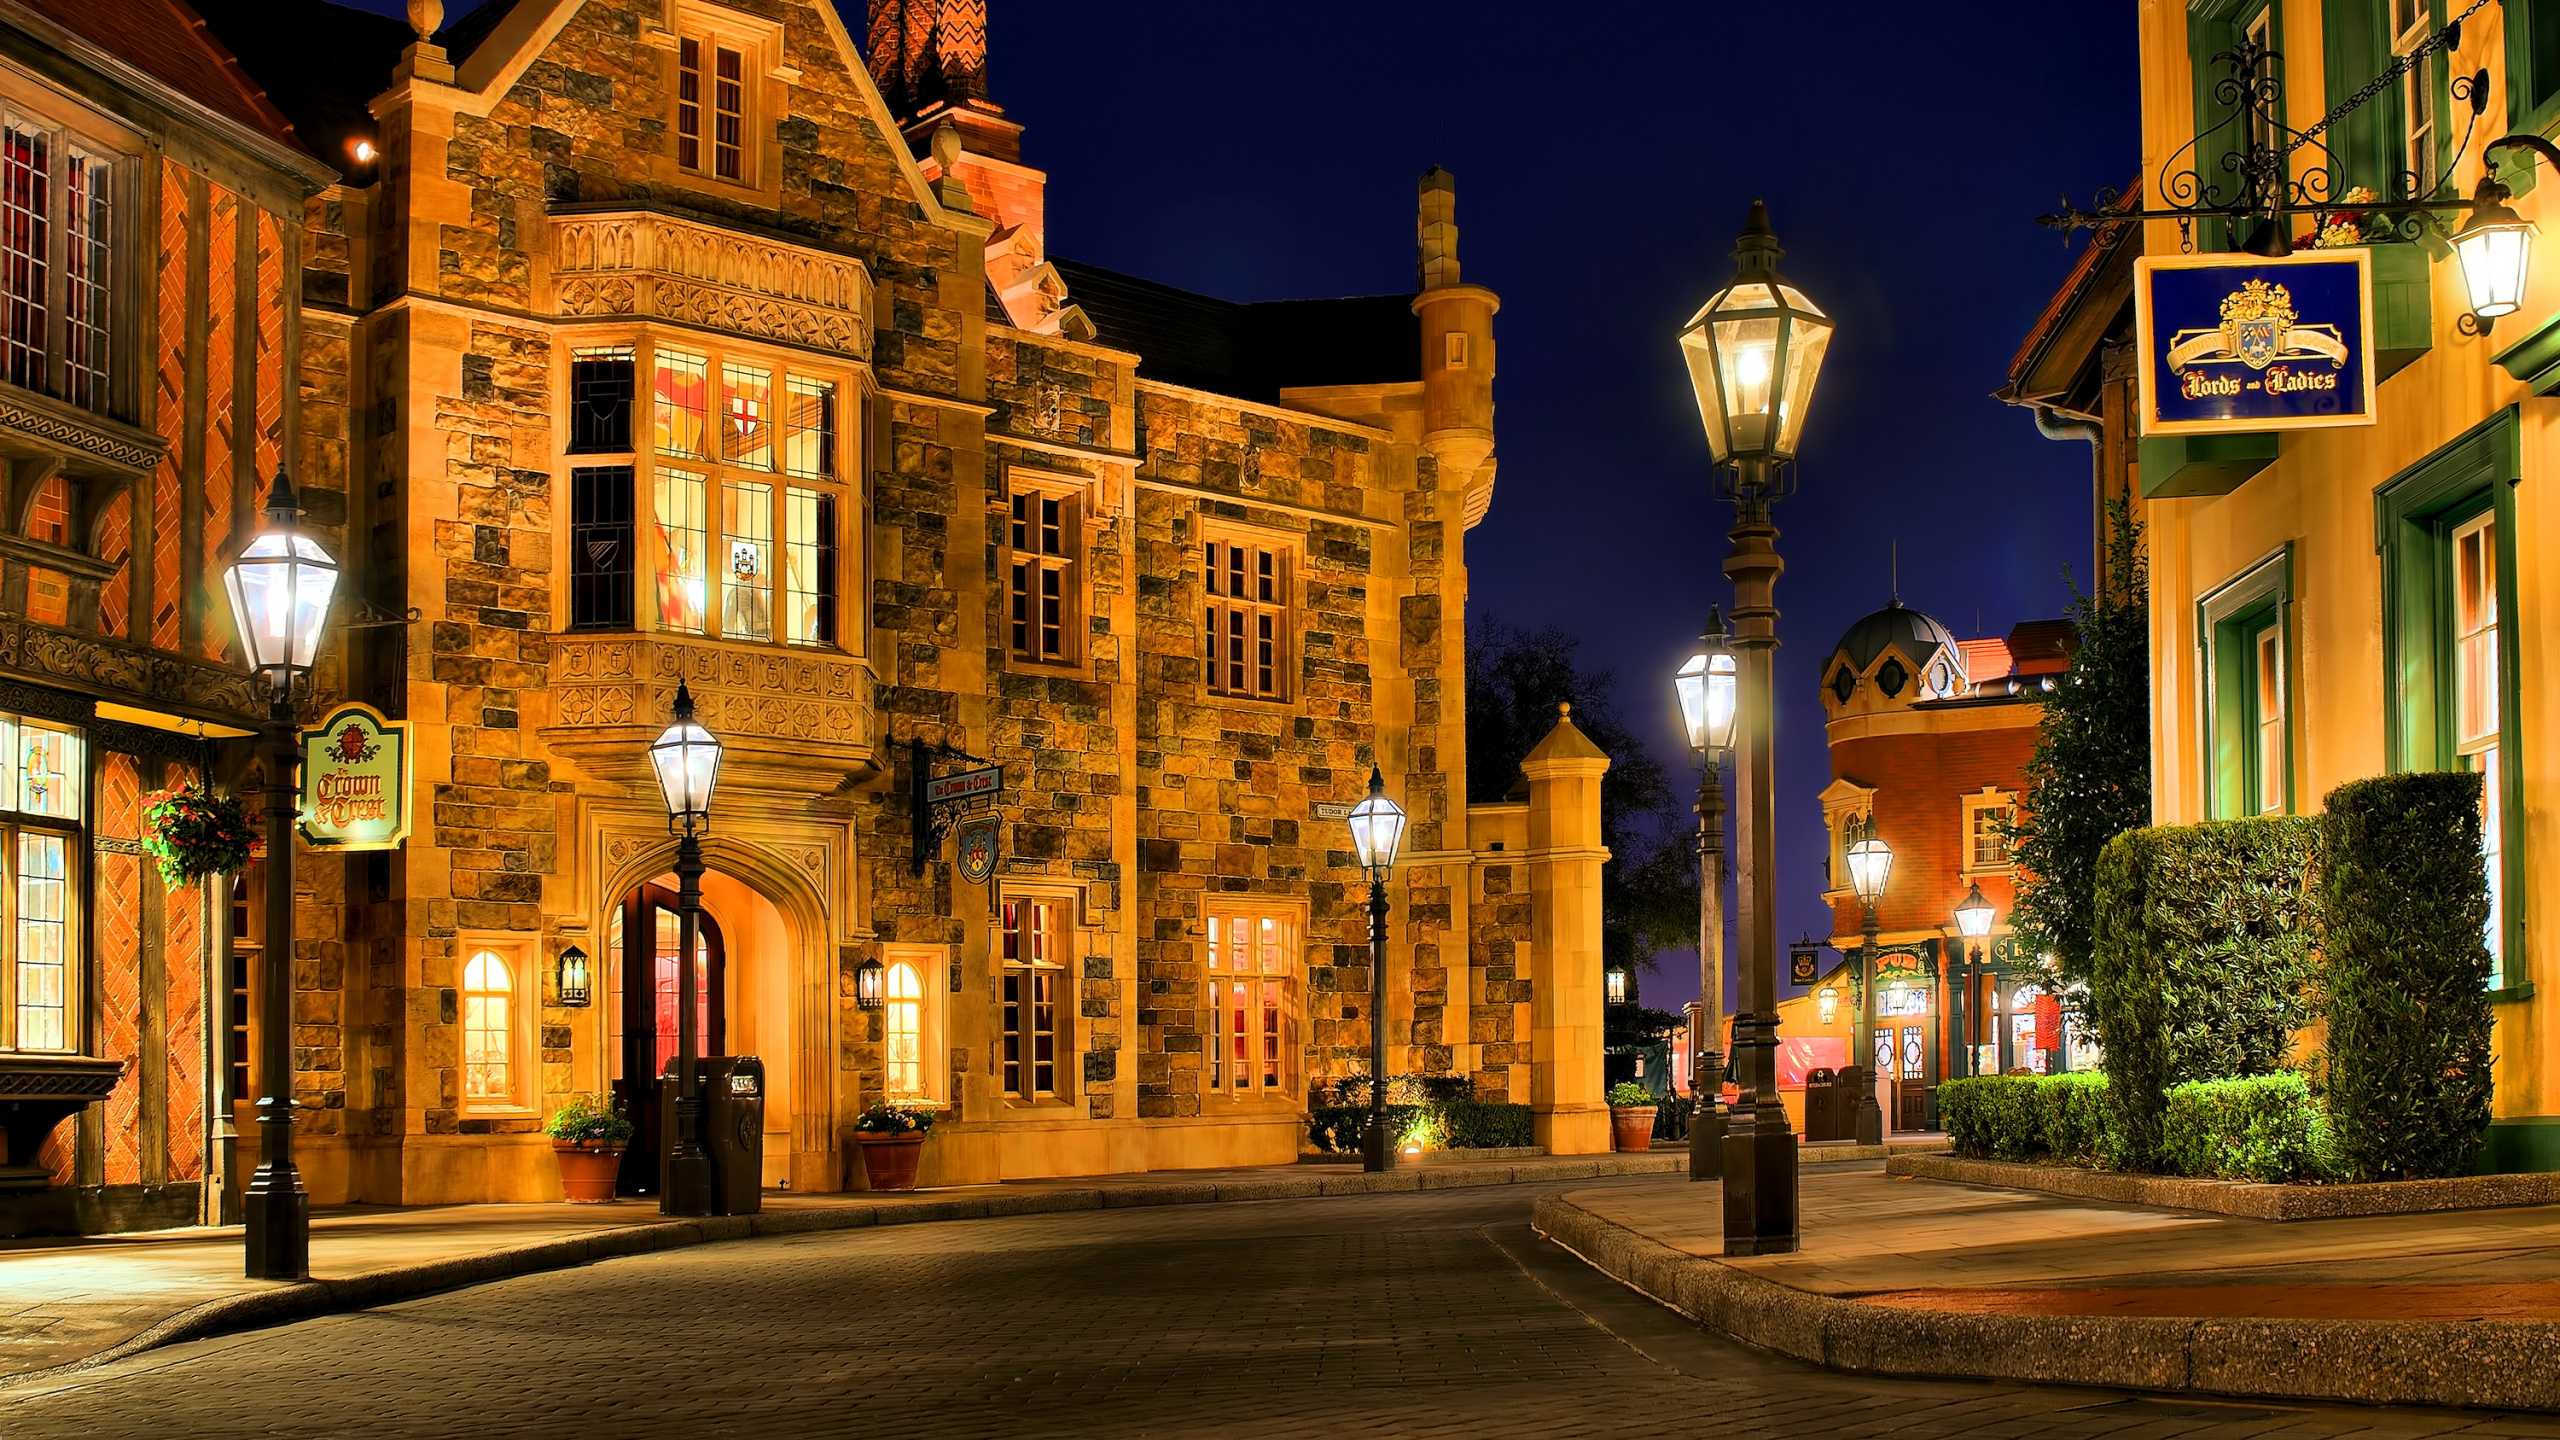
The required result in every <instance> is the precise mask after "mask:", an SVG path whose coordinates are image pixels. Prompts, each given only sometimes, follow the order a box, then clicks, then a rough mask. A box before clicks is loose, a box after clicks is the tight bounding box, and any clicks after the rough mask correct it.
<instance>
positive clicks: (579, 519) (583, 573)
mask: <svg viewBox="0 0 2560 1440" xmlns="http://www.w3.org/2000/svg"><path fill="white" fill-rule="evenodd" d="M631 489H632V481H631V467H630V466H628V465H606V466H599V467H596V468H593V469H584V470H572V471H570V472H569V628H570V629H572V630H628V629H630V628H631V606H632V593H631V586H632V571H631V566H632V561H633V558H634V557H633V554H632V551H633V548H634V547H633V545H632V526H631V520H632V517H631Z"/></svg>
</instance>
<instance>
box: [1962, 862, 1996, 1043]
mask: <svg viewBox="0 0 2560 1440" xmlns="http://www.w3.org/2000/svg"><path fill="white" fill-rule="evenodd" d="M1997 913H1998V912H1996V911H1994V910H1993V909H1992V908H1991V902H1990V901H1988V900H1985V899H1983V898H1982V886H1981V885H1979V884H1974V885H1970V886H1967V887H1966V888H1965V892H1964V899H1962V900H1960V901H1958V902H1956V933H1957V934H1959V935H1961V936H1963V937H1964V998H1963V1001H1962V1004H1963V1007H1964V1008H1963V1009H1961V1010H1960V1011H1958V1012H1957V1013H1958V1014H1960V1015H1962V1016H1963V1017H1964V1019H1963V1026H1964V1073H1965V1074H1967V1075H1973V1074H1977V1073H1979V1072H1980V1071H1981V1069H1982V1063H1981V1057H1982V1042H1981V1041H1980V1040H1978V1039H1976V1038H1975V1037H1976V1036H1977V1035H1978V1034H1979V1033H1980V1032H1981V1029H1982V1013H1981V1012H1982V1010H1983V1009H1984V1007H1983V1006H1981V1005H1978V1004H1976V1003H1975V1001H1974V988H1975V986H1976V984H1977V983H1978V981H1979V979H1980V977H1981V974H1982V938H1983V937H1984V936H1986V935H1989V934H1990V933H1991V922H1992V920H1993V919H1994V918H1995V916H1996V915H1997Z"/></svg>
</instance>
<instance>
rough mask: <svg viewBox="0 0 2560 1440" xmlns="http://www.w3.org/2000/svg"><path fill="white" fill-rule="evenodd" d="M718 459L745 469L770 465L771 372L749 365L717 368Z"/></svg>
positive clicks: (760, 468)
mask: <svg viewBox="0 0 2560 1440" xmlns="http://www.w3.org/2000/svg"><path fill="white" fill-rule="evenodd" d="M720 388H721V391H722V393H723V395H724V396H725V397H726V398H725V402H724V405H723V408H722V410H721V417H720V418H721V425H720V458H721V459H723V460H725V461H727V462H729V463H730V464H732V465H736V466H740V467H743V468H745V469H748V470H770V469H772V468H773V372H772V371H770V370H762V369H758V368H757V367H755V366H752V365H723V366H721V367H720Z"/></svg>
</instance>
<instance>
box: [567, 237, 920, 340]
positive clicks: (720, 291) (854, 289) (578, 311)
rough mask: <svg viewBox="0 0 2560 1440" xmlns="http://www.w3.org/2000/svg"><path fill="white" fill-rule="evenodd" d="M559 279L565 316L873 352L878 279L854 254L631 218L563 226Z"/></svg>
mask: <svg viewBox="0 0 2560 1440" xmlns="http://www.w3.org/2000/svg"><path fill="white" fill-rule="evenodd" d="M552 274H553V280H554V286H555V300H554V303H555V306H556V308H557V310H558V313H559V314H560V315H561V316H562V317H564V318H586V319H600V318H625V317H627V318H631V319H642V320H671V321H675V322H678V323H681V324H686V325H697V326H701V327H703V328H705V329H711V330H725V331H729V332H731V333H733V334H738V335H746V336H752V337H754V338H756V339H761V340H776V341H781V342H784V343H786V344H792V345H805V346H808V347H810V348H812V349H818V350H830V351H834V352H835V353H837V354H840V355H844V356H848V357H850V358H852V359H856V360H863V359H868V358H869V356H870V354H871V306H872V298H871V275H870V272H869V271H868V270H866V269H864V268H863V265H862V262H860V261H858V260H854V259H851V258H849V257H846V256H842V255H833V254H829V253H827V252H825V251H822V250H813V249H809V248H806V247H803V246H797V245H791V244H787V243H784V242H782V241H778V240H770V239H766V238H764V237H761V236H753V235H742V234H739V233H737V232H735V231H730V230H724V229H721V228H719V227H718V226H715V225H710V224H706V223H702V222H699V221H692V220H684V219H679V218H676V217H674V216H668V215H657V214H651V213H648V212H645V211H631V212H620V213H612V214H582V215H568V216H561V217H558V218H556V219H554V220H553V221H552Z"/></svg>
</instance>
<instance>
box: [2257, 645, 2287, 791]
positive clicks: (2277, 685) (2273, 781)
mask: <svg viewBox="0 0 2560 1440" xmlns="http://www.w3.org/2000/svg"><path fill="white" fill-rule="evenodd" d="M2249 663H2250V668H2251V670H2252V671H2253V672H2254V674H2253V679H2254V681H2255V683H2254V684H2253V685H2252V686H2251V687H2250V688H2251V691H2252V693H2251V696H2250V700H2251V707H2252V708H2251V714H2250V722H2251V725H2252V726H2253V728H2254V729H2255V730H2256V731H2257V734H2256V735H2255V736H2254V737H2253V738H2254V740H2255V743H2256V745H2257V754H2256V757H2255V758H2256V768H2257V784H2256V791H2255V796H2254V799H2255V801H2256V804H2257V813H2259V814H2261V815H2280V814H2282V813H2284V808H2285V786H2284V778H2285V777H2284V768H2285V766H2284V743H2285V718H2286V717H2285V686H2284V633H2283V631H2282V630H2281V629H2279V628H2278V627H2277V626H2274V625H2269V626H2268V627H2267V628H2265V629H2264V630H2261V631H2259V632H2258V633H2257V635H2256V637H2255V638H2254V639H2253V640H2252V641H2251V643H2250V661H2249Z"/></svg>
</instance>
